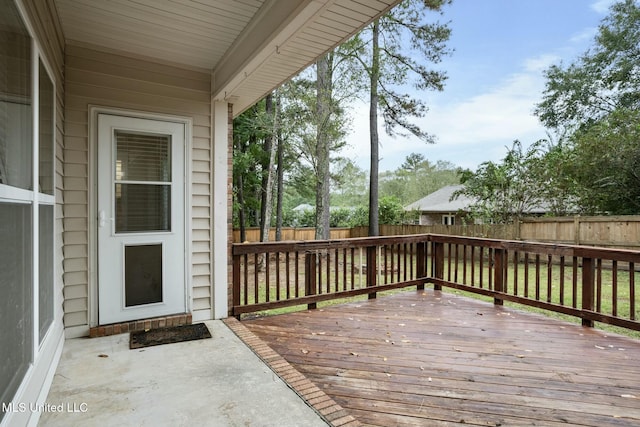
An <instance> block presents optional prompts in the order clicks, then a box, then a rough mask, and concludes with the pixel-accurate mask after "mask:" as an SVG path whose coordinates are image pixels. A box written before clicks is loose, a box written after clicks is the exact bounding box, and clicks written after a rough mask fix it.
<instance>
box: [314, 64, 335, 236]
mask: <svg viewBox="0 0 640 427" xmlns="http://www.w3.org/2000/svg"><path fill="white" fill-rule="evenodd" d="M332 66H333V54H332V53H327V54H325V55H323V56H322V57H321V58H320V59H319V60H318V61H317V62H316V120H317V124H316V239H325V240H326V239H328V238H329V227H330V223H329V219H330V217H329V184H330V179H331V174H330V169H329V156H330V151H329V150H330V148H331V136H332V135H331V131H330V128H331V124H332V123H331V118H332V114H333V105H332V104H333V94H332V92H333V81H332V80H333V70H332Z"/></svg>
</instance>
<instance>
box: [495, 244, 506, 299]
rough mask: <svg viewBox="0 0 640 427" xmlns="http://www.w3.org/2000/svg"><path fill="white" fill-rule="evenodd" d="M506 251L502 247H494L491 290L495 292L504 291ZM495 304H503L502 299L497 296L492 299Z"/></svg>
mask: <svg viewBox="0 0 640 427" xmlns="http://www.w3.org/2000/svg"><path fill="white" fill-rule="evenodd" d="M505 255H506V251H505V250H504V249H495V250H494V251H493V257H494V260H493V279H494V282H493V290H494V291H496V292H500V293H504V292H506V283H505V280H504V279H505V272H506V269H505V267H506V256H505ZM493 303H494V304H495V305H503V304H504V300H503V299H502V298H499V297H495V298H494V299H493Z"/></svg>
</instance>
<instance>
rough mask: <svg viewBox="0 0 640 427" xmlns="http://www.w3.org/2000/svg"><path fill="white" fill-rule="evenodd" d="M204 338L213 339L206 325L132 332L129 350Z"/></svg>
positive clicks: (198, 324) (197, 324) (199, 324)
mask: <svg viewBox="0 0 640 427" xmlns="http://www.w3.org/2000/svg"><path fill="white" fill-rule="evenodd" d="M202 338H211V333H210V332H209V329H208V328H207V325H205V324H204V323H196V324H194V325H182V326H170V327H167V328H157V329H148V330H146V331H135V332H131V336H130V338H129V348H130V349H131V350H133V349H134V348H142V347H151V346H152V345H161V344H171V343H174V342H182V341H193V340H199V339H202Z"/></svg>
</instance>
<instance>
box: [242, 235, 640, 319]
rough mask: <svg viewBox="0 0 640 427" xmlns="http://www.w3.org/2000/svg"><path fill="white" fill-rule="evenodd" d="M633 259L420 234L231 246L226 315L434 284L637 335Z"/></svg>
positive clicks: (639, 259) (639, 275)
mask: <svg viewBox="0 0 640 427" xmlns="http://www.w3.org/2000/svg"><path fill="white" fill-rule="evenodd" d="M639 263H640V251H632V250H622V249H601V248H594V247H587V246H575V245H555V244H544V243H531V242H520V241H513V240H497V239H481V238H473V237H462V236H447V235H436V234H420V235H408V236H393V237H374V238H356V239H342V240H323V241H310V242H282V243H277V242H274V243H255V244H249V243H246V244H234V245H233V285H232V286H233V296H232V299H233V301H232V314H233V315H235V316H240V315H241V314H243V313H249V312H255V311H260V310H268V309H273V308H279V307H286V306H293V305H301V304H306V305H308V306H309V307H310V308H315V306H316V303H317V302H319V301H325V300H330V299H337V298H345V297H352V296H356V295H362V294H367V295H369V298H375V297H376V293H377V292H380V291H385V290H390V289H395V288H402V287H407V286H417V287H418V288H421V287H424V285H425V283H433V284H434V287H435V288H436V289H441V287H442V286H447V287H451V288H456V289H461V290H464V291H469V292H473V293H477V294H481V295H485V296H489V297H493V299H494V302H495V303H496V304H502V303H503V301H512V302H516V303H520V304H524V305H529V306H533V307H538V308H541V309H545V310H549V311H554V312H558V313H564V314H568V315H572V316H576V317H579V318H581V319H582V322H583V324H584V325H586V326H593V323H594V322H596V321H597V322H603V323H608V324H612V325H617V326H621V327H625V328H629V329H634V330H640V322H639V321H638V320H639V319H640V301H639V298H640V297H639V296H638V292H637V289H636V284H637V283H638V282H639V281H640V272H639V271H638V267H637V266H638V265H640V264H639Z"/></svg>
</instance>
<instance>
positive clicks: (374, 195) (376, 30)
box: [369, 19, 380, 236]
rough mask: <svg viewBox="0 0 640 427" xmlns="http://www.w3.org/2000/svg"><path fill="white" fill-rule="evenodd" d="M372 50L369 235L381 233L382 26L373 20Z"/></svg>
mask: <svg viewBox="0 0 640 427" xmlns="http://www.w3.org/2000/svg"><path fill="white" fill-rule="evenodd" d="M372 37H373V40H372V52H371V74H370V77H371V98H370V103H369V134H370V143H371V170H370V175H369V236H377V235H378V234H379V226H378V162H379V159H378V157H379V154H378V147H379V146H380V144H379V140H378V80H379V78H380V44H379V43H380V41H379V38H380V26H379V22H378V20H377V19H376V20H375V21H374V22H373V36H372Z"/></svg>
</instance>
